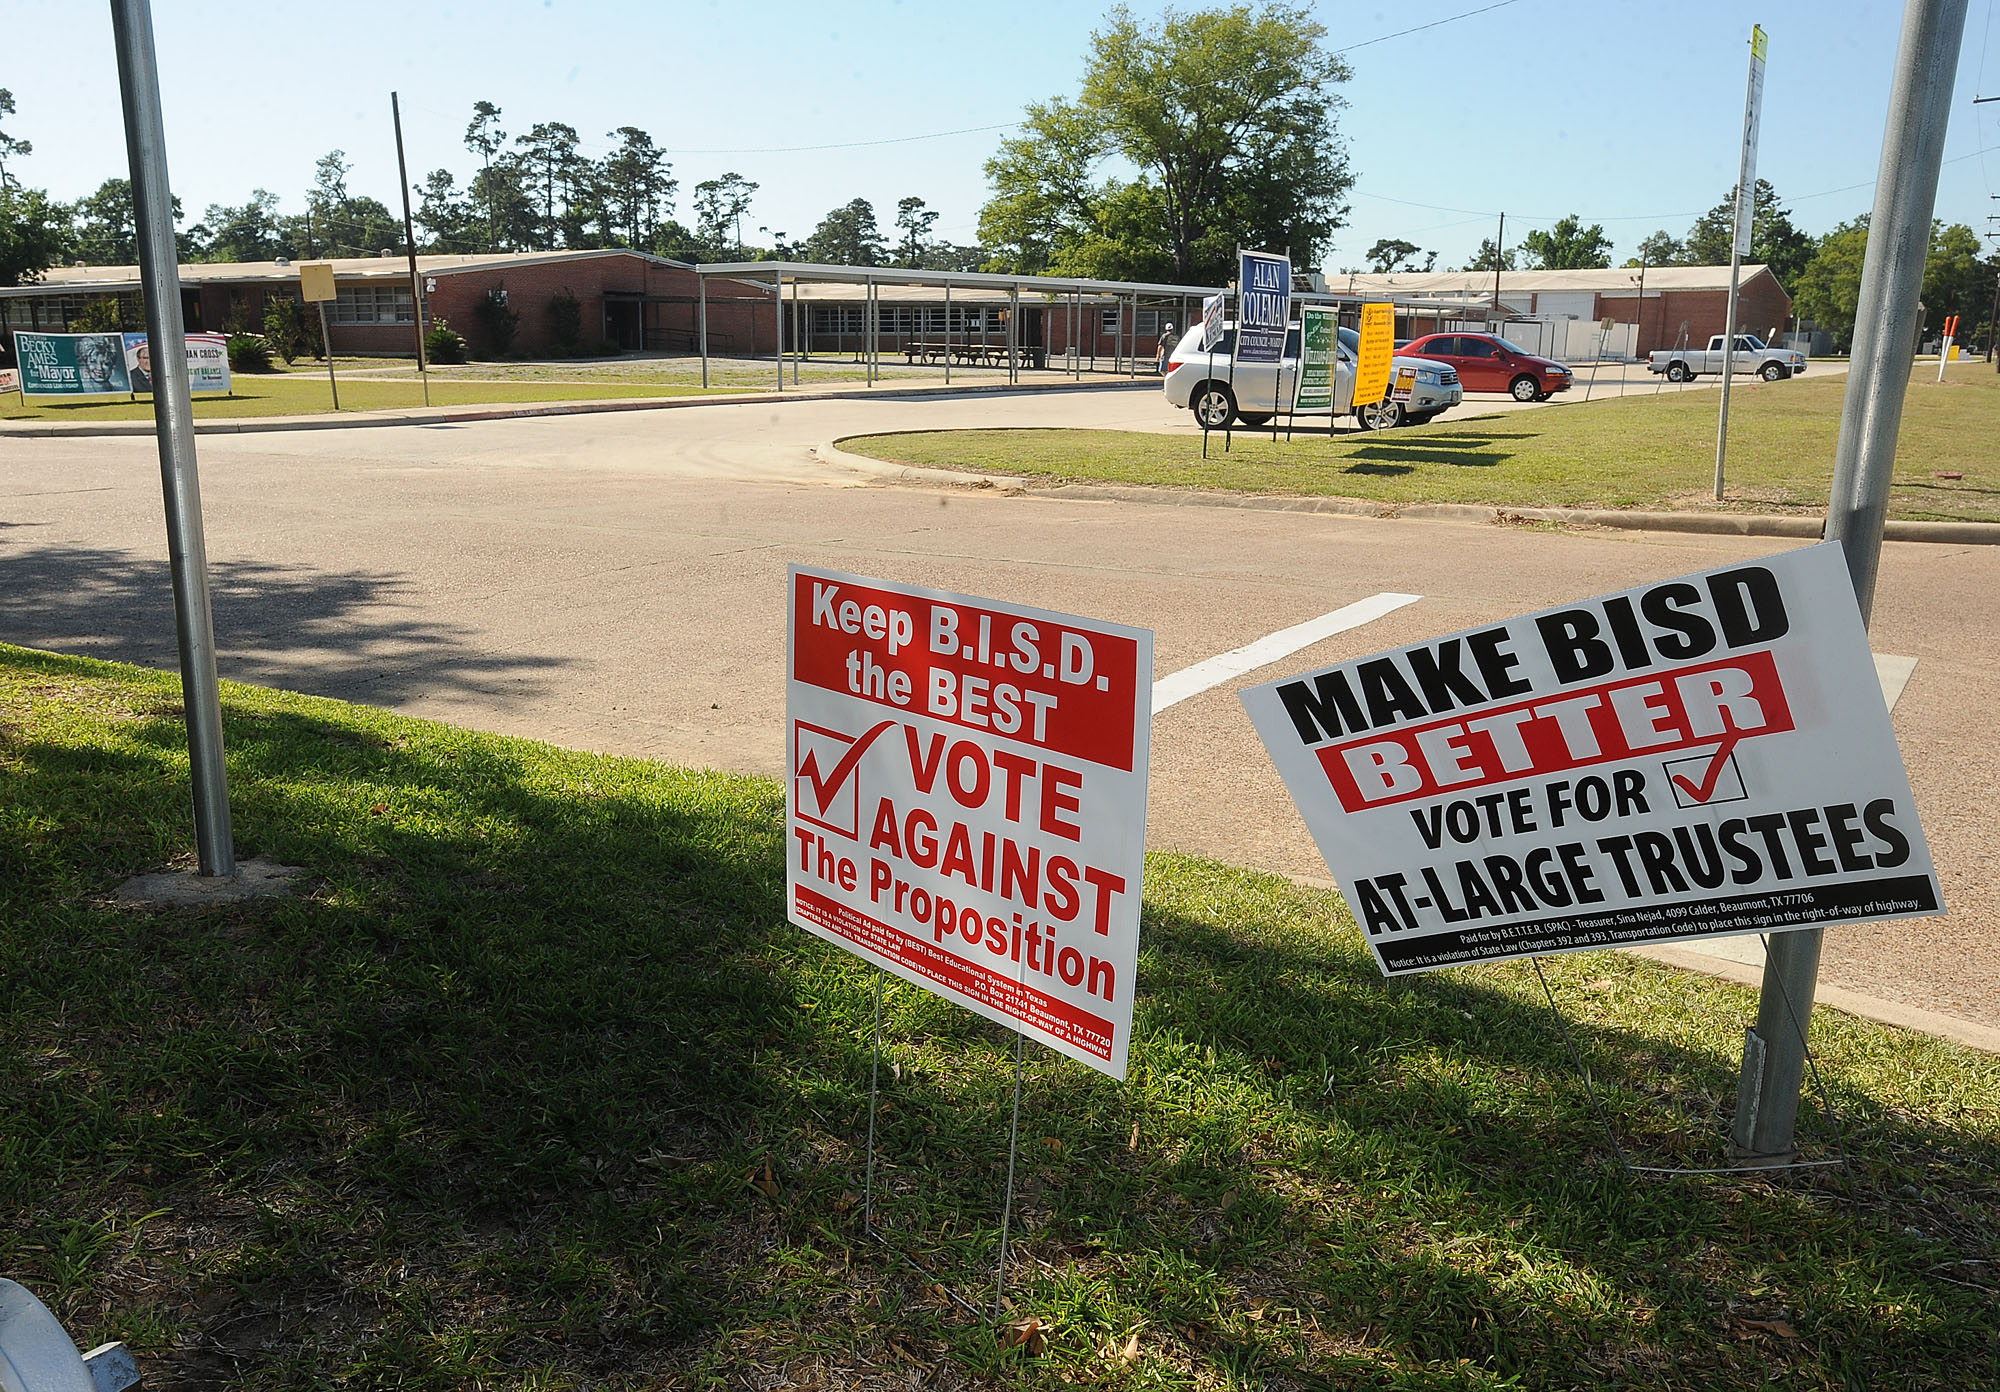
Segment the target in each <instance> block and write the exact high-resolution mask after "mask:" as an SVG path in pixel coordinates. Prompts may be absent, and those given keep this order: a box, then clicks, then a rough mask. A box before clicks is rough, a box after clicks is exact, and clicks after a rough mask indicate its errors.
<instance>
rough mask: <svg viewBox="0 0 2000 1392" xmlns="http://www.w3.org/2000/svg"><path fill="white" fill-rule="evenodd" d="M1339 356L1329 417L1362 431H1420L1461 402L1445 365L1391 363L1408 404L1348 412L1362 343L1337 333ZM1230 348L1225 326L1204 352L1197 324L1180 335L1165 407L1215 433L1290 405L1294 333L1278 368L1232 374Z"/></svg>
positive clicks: (1231, 329)
mask: <svg viewBox="0 0 2000 1392" xmlns="http://www.w3.org/2000/svg"><path fill="white" fill-rule="evenodd" d="M1339 338H1340V351H1339V352H1338V353H1337V354H1335V360H1334V381H1333V413H1334V414H1335V415H1346V414H1347V413H1348V412H1350V411H1352V412H1353V413H1354V417H1355V419H1356V420H1358V421H1360V423H1361V424H1362V426H1363V427H1364V428H1365V429H1369V430H1389V429H1392V428H1394V427H1395V426H1398V425H1422V424H1423V423H1424V422H1425V421H1428V420H1430V419H1431V418H1432V417H1434V416H1436V415H1438V414H1440V413H1441V412H1444V411H1448V410H1450V409H1451V408H1452V407H1454V406H1456V405H1458V403H1459V402H1461V401H1463V400H1464V399H1465V392H1464V390H1463V388H1462V387H1461V386H1460V385H1459V380H1458V373H1457V371H1456V370H1455V369H1453V368H1452V367H1450V366H1448V365H1447V364H1445V363H1441V362H1433V361H1432V360H1431V359H1429V358H1406V357H1402V356H1400V355H1399V356H1397V358H1396V359H1395V362H1394V368H1393V370H1394V371H1395V372H1396V373H1397V374H1399V375H1400V374H1401V373H1403V372H1404V371H1405V370H1407V371H1408V373H1409V374H1410V376H1411V378H1412V381H1411V386H1410V397H1409V400H1408V401H1379V402H1375V403H1373V404H1370V405H1366V406H1363V407H1361V408H1360V409H1359V410H1355V408H1354V364H1355V360H1356V356H1357V354H1358V353H1359V351H1360V344H1361V336H1360V335H1359V334H1357V333H1356V332H1355V331H1354V330H1353V329H1346V328H1343V329H1341V330H1340V331H1339ZM1235 342H1236V325H1235V324H1234V323H1233V322H1231V323H1225V324H1224V325H1223V329H1222V336H1221V338H1220V339H1219V340H1218V341H1217V342H1216V344H1215V346H1214V347H1213V348H1211V349H1208V350H1207V351H1203V349H1202V346H1201V326H1200V325H1199V324H1196V325H1195V326H1194V327H1192V328H1190V329H1189V330H1188V331H1187V332H1186V333H1185V334H1183V335H1182V336H1181V341H1180V342H1179V343H1178V344H1176V345H1175V347H1174V350H1173V352H1172V353H1170V354H1169V355H1168V357H1167V378H1166V382H1165V386H1164V389H1165V391H1166V394H1167V401H1168V403H1169V404H1170V405H1173V406H1178V407H1181V408H1183V409H1186V410H1192V411H1193V412H1194V413H1195V419H1196V420H1197V421H1199V422H1201V423H1202V424H1203V425H1204V426H1206V427H1207V428H1208V429H1210V430H1221V429H1222V428H1223V427H1224V426H1226V425H1228V424H1229V422H1230V421H1232V420H1237V421H1241V422H1242V423H1243V424H1245V425H1249V426H1258V425H1263V424H1265V423H1266V422H1267V421H1269V420H1270V419H1271V417H1272V416H1273V415H1276V414H1277V413H1278V412H1279V411H1281V410H1288V409H1290V407H1291V403H1292V392H1293V387H1294V384H1295V383H1296V382H1297V381H1298V371H1299V326H1298V325H1297V324H1294V325H1292V327H1291V331H1290V332H1289V333H1287V334H1286V335H1285V356H1284V358H1283V360H1282V361H1280V362H1277V363H1237V364H1236V365H1235V368H1234V370H1233V371H1232V370H1231V367H1230V362H1229V352H1230V349H1231V347H1232V346H1233V345H1234V344H1235Z"/></svg>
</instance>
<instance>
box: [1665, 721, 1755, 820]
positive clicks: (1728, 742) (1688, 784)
mask: <svg viewBox="0 0 2000 1392" xmlns="http://www.w3.org/2000/svg"><path fill="white" fill-rule="evenodd" d="M1742 738H1743V733H1742V731H1740V730H1731V731H1730V732H1729V733H1728V734H1727V735H1724V736H1723V738H1722V743H1721V744H1718V745H1717V746H1715V758H1714V759H1713V760H1712V761H1711V762H1710V763H1709V766H1708V771H1707V772H1706V773H1704V774H1702V776H1701V782H1699V783H1695V782H1692V781H1690V780H1689V779H1688V777H1687V776H1686V775H1685V774H1679V773H1677V774H1675V775H1674V776H1673V779H1674V786H1675V787H1676V788H1679V789H1680V790H1681V791H1682V792H1684V793H1686V794H1687V795H1688V796H1689V797H1691V798H1693V799H1694V800H1695V801H1696V802H1707V801H1708V800H1709V799H1710V798H1711V797H1713V796H1715V785H1716V783H1717V781H1718V780H1720V779H1721V777H1722V770H1723V768H1724V766H1725V765H1727V764H1728V763H1729V756H1730V754H1732V753H1733V752H1735V749H1736V741H1738V740H1740V739H1742Z"/></svg>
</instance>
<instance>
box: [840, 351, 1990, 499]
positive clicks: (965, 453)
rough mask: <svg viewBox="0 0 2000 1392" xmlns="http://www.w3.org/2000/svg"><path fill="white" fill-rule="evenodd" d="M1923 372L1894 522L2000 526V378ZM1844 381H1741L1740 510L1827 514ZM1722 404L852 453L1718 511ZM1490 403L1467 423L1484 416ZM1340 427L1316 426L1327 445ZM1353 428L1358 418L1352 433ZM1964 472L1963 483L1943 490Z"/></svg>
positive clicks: (913, 439) (907, 440)
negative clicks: (1275, 438) (1287, 434)
mask: <svg viewBox="0 0 2000 1392" xmlns="http://www.w3.org/2000/svg"><path fill="white" fill-rule="evenodd" d="M1935 376H1936V365H1935V364H1932V365H1931V366H1930V367H1929V368H1925V367H1923V366H1921V365H1920V366H1919V368H1918V370H1917V372H1916V374H1915V375H1914V377H1913V378H1912V380H1911V384H1910V388H1909V395H1908V398H1907V401H1906V405H1905V407H1904V413H1903V426H1902V434H1901V436H1900V439H1899V452H1898V455H1897V461H1896V472H1895V489H1894V493H1893V496H1892V498H1891V501H1890V509H1889V515H1890V516H1892V517H1906V518H1931V519H1948V520H1959V521H1979V522H2000V377H1996V376H1995V375H1994V373H1993V370H1992V368H1991V367H1990V366H1987V365H1984V364H1980V363H1961V364H1959V365H1957V366H1955V367H1952V368H1950V369H1949V370H1948V371H1947V373H1946V377H1945V380H1944V382H1943V384H1942V385H1940V384H1939V383H1938V382H1937V381H1936V380H1935ZM1846 386H1847V383H1846V378H1845V377H1820V378H1814V377H1812V376H1810V375H1808V376H1806V377H1803V378H1799V379H1796V380H1793V381H1789V382H1775V383H1765V382H1760V381H1757V380H1755V379H1751V380H1749V381H1747V382H1743V383H1739V384H1738V385H1737V386H1736V387H1735V389H1734V391H1733V393H1732V396H1731V403H1730V413H1729V501H1728V502H1727V504H1725V505H1724V506H1727V507H1728V508H1730V509H1733V510H1737V511H1778V512H1814V511H1823V510H1824V509H1825V507H1826V497H1827V487H1828V484H1829V481H1830V479H1831V477H1832V473H1833V455H1834V447H1835V444H1836V441H1837V439H1838V437H1839V433H1840V411H1841V402H1842V400H1843V397H1844V395H1845V392H1846ZM1717 399H1718V393H1716V392H1714V391H1705V390H1704V391H1685V390H1684V391H1675V390H1673V389H1671V388H1669V389H1668V390H1667V391H1665V392H1662V393H1660V394H1659V395H1653V394H1651V393H1647V394H1645V395H1638V394H1634V395H1631V396H1628V397H1625V398H1623V399H1618V398H1613V399H1611V400H1600V401H1592V402H1589V403H1587V404H1586V403H1582V402H1573V403H1564V404H1562V405H1560V406H1556V407H1552V408H1545V409H1542V410H1535V411H1515V412H1508V413H1506V414H1501V415H1492V416H1487V417H1485V418H1483V419H1478V418H1473V419H1448V420H1443V421H1438V422H1436V423H1435V424H1432V425H1428V426H1421V427H1415V428H1410V429H1405V430H1398V431H1393V432H1389V433H1385V434H1376V435H1369V434H1363V433H1360V432H1356V431H1344V432H1343V433H1341V434H1339V435H1336V436H1335V437H1334V438H1332V439H1331V440H1329V439H1328V438H1327V437H1326V436H1325V434H1324V433H1314V434H1312V435H1307V436H1300V435H1297V434H1295V435H1294V437H1293V439H1292V440H1291V441H1289V442H1286V441H1284V440H1282V439H1280V441H1279V442H1278V443H1277V444H1273V443H1272V442H1271V437H1270V433H1269V430H1268V428H1267V429H1266V430H1265V432H1264V433H1263V434H1262V435H1261V436H1260V435H1259V434H1258V432H1256V431H1239V432H1237V434H1236V436H1235V441H1234V447H1233V448H1232V449H1231V450H1230V452H1229V453H1227V454H1225V453H1223V452H1222V448H1221V446H1222V441H1221V439H1220V437H1214V436H1212V437H1211V438H1210V440H1209V448H1208V458H1207V459H1203V458H1202V457H1201V440H1200V437H1198V436H1195V437H1189V436H1186V435H1156V434H1145V433H1140V432H1125V431H1080V430H1079V431H1068V430H1037V431H1025V430H1024V431H940V432H936V433H932V434H918V435H878V436H857V437H855V438H853V439H849V440H845V441H842V442H841V443H842V447H843V448H845V449H850V450H855V451H857V452H859V453H862V454H868V455H874V456H876V457H878V458H882V459H888V460H893V461H895V462H897V463H903V464H916V465H926V466H930V467H936V468H955V469H975V470H987V471H994V472H999V473H1005V474H1021V475H1029V476H1033V477H1037V478H1047V479H1052V480H1057V479H1059V480H1090V481H1094V482H1111V483H1126V484H1158V485H1166V486H1172V487H1181V488H1218V489H1234V490H1243V491H1249V492H1257V493H1292V494H1317V495H1330V496H1337V497H1352V498H1369V499H1376V500H1379V501H1381V502H1385V503H1430V502H1452V503H1487V504H1492V505H1495V506H1499V507H1598V508H1714V507H1716V506H1718V504H1717V503H1716V502H1715V500H1714V496H1713V493H1712V485H1713V482H1714V476H1715V420H1716V407H1717ZM1477 406H1478V403H1476V402H1475V403H1473V404H1472V405H1470V406H1467V407H1462V408H1460V410H1459V411H1457V412H1454V413H1453V414H1454V416H1465V415H1466V414H1467V413H1469V412H1470V413H1474V414H1475V416H1476V411H1477ZM1324 423H1325V418H1324V417H1320V418H1318V419H1317V420H1316V422H1315V427H1314V428H1315V430H1316V432H1323V429H1324ZM1348 424H1351V422H1348ZM1941 472H1943V473H1949V472H1956V473H1962V474H1963V475H1964V477H1963V478H1961V479H1940V478H1937V477H1935V475H1936V474H1937V473H1941Z"/></svg>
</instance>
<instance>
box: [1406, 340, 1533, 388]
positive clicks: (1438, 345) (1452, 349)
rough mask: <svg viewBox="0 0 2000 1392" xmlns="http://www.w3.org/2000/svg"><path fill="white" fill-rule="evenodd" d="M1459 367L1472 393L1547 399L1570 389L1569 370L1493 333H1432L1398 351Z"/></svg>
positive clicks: (1411, 356) (1463, 381) (1410, 356)
mask: <svg viewBox="0 0 2000 1392" xmlns="http://www.w3.org/2000/svg"><path fill="white" fill-rule="evenodd" d="M1396 351H1397V352H1398V353H1401V354H1402V355H1403V356H1404V357H1407V358H1433V359H1435V360H1436V361H1438V362H1441V363H1448V364H1450V365H1451V366H1452V367H1455V368H1457V369H1458V378H1459V381H1461V382H1462V383H1464V384H1465V389H1466V390H1467V391H1469V392H1506V393H1507V394H1508V395H1510V396H1512V397H1513V398H1514V399H1515V400H1516V401H1546V400H1548V399H1549V398H1550V397H1551V396H1553V395H1555V394H1556V393H1557V392H1559V391H1568V390H1569V383H1570V377H1569V369H1568V368H1566V367H1564V366H1563V365H1562V364H1561V363H1559V362H1556V361H1554V360H1552V359H1550V358H1543V357H1537V356H1536V355H1535V354H1533V353H1530V352H1529V351H1528V350H1527V349H1525V348H1521V347H1518V346H1516V345H1515V344H1512V343H1509V342H1508V341H1507V340H1506V339H1504V338H1499V337H1496V336H1495V335H1493V334H1432V335H1430V336H1429V337H1428V338H1419V339H1416V340H1414V341H1412V342H1411V343H1410V344H1409V345H1408V346H1406V347H1401V348H1398V349H1397V350H1396Z"/></svg>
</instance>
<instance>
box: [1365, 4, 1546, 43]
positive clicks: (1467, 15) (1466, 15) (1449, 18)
mask: <svg viewBox="0 0 2000 1392" xmlns="http://www.w3.org/2000/svg"><path fill="white" fill-rule="evenodd" d="M1519 3H1520V0H1497V3H1495V4H1491V5H1482V6H1480V7H1479V8H1478V9H1476V10H1466V11H1465V12H1463V13H1462V14H1455V15H1446V16H1445V17H1444V18H1443V19H1434V20H1432V21H1431V22H1430V23H1429V24H1419V25H1417V26H1416V27H1415V28H1414V29H1398V30H1397V31H1396V32H1395V33H1393V34H1381V35H1377V36H1376V37H1375V38H1372V39H1363V40H1362V41H1361V42H1360V43H1356V44H1349V45H1347V47H1345V48H1336V49H1335V50H1333V51H1334V53H1335V55H1336V56H1338V55H1339V54H1342V53H1352V52H1354V50H1355V49H1357V48H1367V47H1368V46H1369V45H1371V44H1378V43H1387V42H1388V41H1389V40H1391V39H1400V38H1402V37H1403V36H1404V35H1405V34H1421V33H1423V32H1424V30H1426V29H1436V28H1437V27H1438V26H1440V25H1444V24H1454V23H1456V22H1457V21H1459V20H1461V19H1471V18H1472V17H1473V16H1474V15H1483V14H1485V13H1487V12H1488V11H1489V10H1504V9H1506V8H1507V7H1508V6H1509V5H1516V4H1519Z"/></svg>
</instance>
